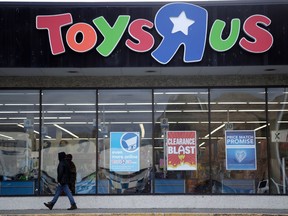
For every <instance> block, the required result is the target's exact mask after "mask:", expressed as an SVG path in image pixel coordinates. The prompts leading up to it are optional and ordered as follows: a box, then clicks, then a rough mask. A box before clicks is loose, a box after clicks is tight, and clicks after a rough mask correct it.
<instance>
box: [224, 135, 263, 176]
mask: <svg viewBox="0 0 288 216" xmlns="http://www.w3.org/2000/svg"><path fill="white" fill-rule="evenodd" d="M225 146H226V169H227V170H256V169H257V163H256V161H257V160H256V137H255V131H253V130H252V131H239V130H238V131H236V130H234V131H225Z"/></svg>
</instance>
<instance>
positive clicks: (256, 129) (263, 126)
mask: <svg viewBox="0 0 288 216" xmlns="http://www.w3.org/2000/svg"><path fill="white" fill-rule="evenodd" d="M265 127H267V125H262V126H260V127H258V128H255V129H254V131H258V130H260V129H262V128H265Z"/></svg>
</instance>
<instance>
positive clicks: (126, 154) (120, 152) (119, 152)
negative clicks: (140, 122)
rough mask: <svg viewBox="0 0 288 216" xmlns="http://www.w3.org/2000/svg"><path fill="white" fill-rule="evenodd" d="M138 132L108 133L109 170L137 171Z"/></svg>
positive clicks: (138, 168)
mask: <svg viewBox="0 0 288 216" xmlns="http://www.w3.org/2000/svg"><path fill="white" fill-rule="evenodd" d="M139 149H140V136H139V132H111V133H110V171H114V172H137V171H139V170H140V164H139Z"/></svg>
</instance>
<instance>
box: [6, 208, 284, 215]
mask: <svg viewBox="0 0 288 216" xmlns="http://www.w3.org/2000/svg"><path fill="white" fill-rule="evenodd" d="M8 215H9V216H22V215H26V216H27V215H35V216H36V215H37V216H42V215H44V216H47V215H58V216H62V215H63V216H65V215H66V216H68V215H69V216H71V215H74V216H82V215H83V216H100V215H101V216H103V215H105V216H109V215H117V216H127V215H137V216H141V215H143V216H149V215H154V216H155V215H157V216H158V215H159V216H160V215H161V216H165V215H166V216H168V215H169V216H174V215H185V216H189V215H191V216H196V215H201V216H205V215H207V216H213V215H215V216H216V215H217V216H219V215H221V216H226V215H227V216H228V215H258V216H259V215H267V216H268V215H269V216H271V215H288V210H287V209H283V210H279V209H192V208H191V209H177V208H176V209H171V208H165V209H137V208H136V209H132V208H131V209H103V208H102V209H101V208H98V209H77V210H74V211H68V210H66V209H53V210H49V209H40V210H35V209H33V210H4V211H0V216H8Z"/></svg>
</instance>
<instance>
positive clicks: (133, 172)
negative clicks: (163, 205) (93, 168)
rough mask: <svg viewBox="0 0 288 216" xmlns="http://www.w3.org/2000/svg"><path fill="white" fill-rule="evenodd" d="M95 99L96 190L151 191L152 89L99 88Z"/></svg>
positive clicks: (102, 191)
mask: <svg viewBox="0 0 288 216" xmlns="http://www.w3.org/2000/svg"><path fill="white" fill-rule="evenodd" d="M98 102H99V104H98V113H99V114H98V123H99V125H98V127H99V130H98V155H99V158H98V164H99V165H98V193H104V194H107V193H110V194H123V193H150V192H151V171H152V91H151V90H143V89H141V90H135V89H133V90H100V91H99V100H98ZM137 140H139V143H138V142H137ZM138 144H139V146H138Z"/></svg>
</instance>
